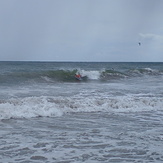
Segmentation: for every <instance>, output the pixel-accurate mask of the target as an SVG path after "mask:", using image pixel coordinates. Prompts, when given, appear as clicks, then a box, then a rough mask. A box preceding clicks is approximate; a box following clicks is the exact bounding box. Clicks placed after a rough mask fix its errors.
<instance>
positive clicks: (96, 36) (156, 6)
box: [0, 0, 163, 61]
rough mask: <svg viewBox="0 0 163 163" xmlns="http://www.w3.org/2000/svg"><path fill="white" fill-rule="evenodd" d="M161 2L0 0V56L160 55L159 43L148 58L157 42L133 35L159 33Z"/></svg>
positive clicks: (130, 57)
mask: <svg viewBox="0 0 163 163" xmlns="http://www.w3.org/2000/svg"><path fill="white" fill-rule="evenodd" d="M162 8H163V1H161V0H156V1H153V0H148V2H147V1H146V0H133V1H130V0H103V1H101V0H78V1H76V0H69V1H67V0H46V1H45V0H23V1H22V0H2V1H0V60H49V61H160V59H163V58H162V52H163V50H162V48H159V50H158V51H159V54H158V55H157V57H155V58H154V60H153V55H154V54H155V51H156V50H157V48H158V46H156V43H155V42H153V46H152V43H150V47H149V46H147V44H146V46H145V45H143V44H142V47H141V48H140V47H139V46H138V41H143V42H144V41H145V40H146V39H147V36H148V37H149V34H150V33H151V34H152V35H153V36H151V37H152V38H154V36H160V37H162V36H163V33H162V29H163V21H162V14H163V11H162ZM160 42H162V39H157V43H160ZM143 46H144V47H143ZM156 47H157V48H156ZM151 49H152V50H151ZM147 52H148V55H146V53H147ZM162 61H163V60H162Z"/></svg>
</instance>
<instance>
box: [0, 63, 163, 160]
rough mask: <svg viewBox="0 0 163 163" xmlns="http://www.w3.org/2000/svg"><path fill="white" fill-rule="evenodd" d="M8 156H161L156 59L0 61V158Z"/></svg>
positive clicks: (160, 79) (160, 78) (162, 111)
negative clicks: (79, 76)
mask: <svg viewBox="0 0 163 163" xmlns="http://www.w3.org/2000/svg"><path fill="white" fill-rule="evenodd" d="M77 72H78V73H80V74H81V76H82V77H83V78H82V80H81V81H79V80H77V79H76V78H75V73H77ZM13 162H16V163H41V162H43V163H81V162H85V163H101V162H102V163H122V162H123V163H126V162H127V163H133V162H134V163H154V162H156V163H161V162H163V63H135V62H133V63H129V62H126V63H123V62H115V63H113V62H0V163H13Z"/></svg>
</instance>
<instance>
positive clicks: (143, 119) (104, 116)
mask: <svg viewBox="0 0 163 163" xmlns="http://www.w3.org/2000/svg"><path fill="white" fill-rule="evenodd" d="M162 118H163V112H162V111H160V112H154V111H151V112H137V113H129V112H128V113H118V114H117V113H102V112H98V113H70V114H66V115H64V116H62V117H54V118H47V117H40V118H31V119H9V120H3V121H1V125H0V130H1V134H0V135H1V136H0V139H1V143H0V160H3V162H19V163H24V162H33V163H34V162H46V163H48V162H56V163H57V162H58V163H59V162H60V163H61V162H67V163H69V162H88V163H90V162H92V163H94V162H106V163H107V162H146V163H148V162H160V163H161V162H162V161H163V134H162V133H163V122H162Z"/></svg>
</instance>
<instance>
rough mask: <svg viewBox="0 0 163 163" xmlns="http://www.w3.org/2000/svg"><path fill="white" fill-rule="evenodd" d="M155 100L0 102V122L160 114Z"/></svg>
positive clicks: (160, 102) (33, 99) (159, 102)
mask: <svg viewBox="0 0 163 163" xmlns="http://www.w3.org/2000/svg"><path fill="white" fill-rule="evenodd" d="M162 106H163V99H162V98H158V97H157V98H156V97H133V96H123V97H108V98H102V97H99V98H98V97H88V98H86V99H85V98H84V99H83V98H79V97H47V96H41V97H25V98H13V99H10V100H1V101H0V119H1V120H2V119H10V118H31V117H56V116H62V115H63V114H67V113H71V112H109V113H111V112H113V113H115V112H140V111H152V110H161V111H162V109H163V108H162Z"/></svg>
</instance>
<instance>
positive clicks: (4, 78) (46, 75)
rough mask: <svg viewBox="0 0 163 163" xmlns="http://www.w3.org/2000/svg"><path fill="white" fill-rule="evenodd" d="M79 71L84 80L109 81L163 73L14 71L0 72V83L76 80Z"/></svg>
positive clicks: (162, 72) (134, 70) (132, 71)
mask: <svg viewBox="0 0 163 163" xmlns="http://www.w3.org/2000/svg"><path fill="white" fill-rule="evenodd" d="M77 72H79V73H80V74H81V75H82V77H83V81H91V80H96V81H108V80H118V79H122V78H128V77H135V76H144V75H150V76H151V75H163V71H161V70H154V69H151V68H143V69H132V70H128V71H126V72H121V71H116V70H113V69H111V70H105V69H102V70H84V69H82V70H81V69H79V70H77V69H74V70H51V71H39V72H33V71H31V72H19V71H18V72H12V73H6V74H0V83H6V82H8V83H9V82H10V83H12V84H13V83H20V82H29V81H32V82H76V79H75V74H76V73H77Z"/></svg>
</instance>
